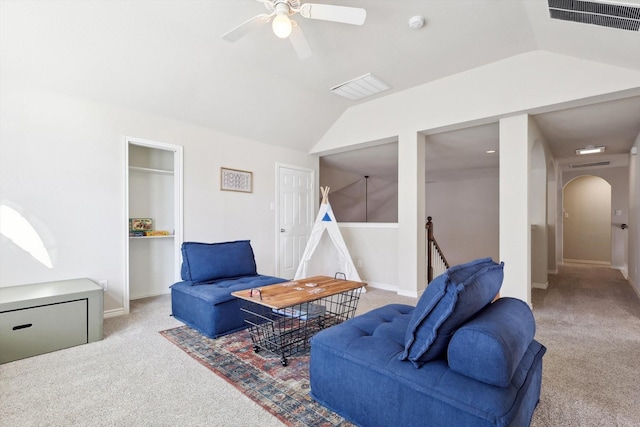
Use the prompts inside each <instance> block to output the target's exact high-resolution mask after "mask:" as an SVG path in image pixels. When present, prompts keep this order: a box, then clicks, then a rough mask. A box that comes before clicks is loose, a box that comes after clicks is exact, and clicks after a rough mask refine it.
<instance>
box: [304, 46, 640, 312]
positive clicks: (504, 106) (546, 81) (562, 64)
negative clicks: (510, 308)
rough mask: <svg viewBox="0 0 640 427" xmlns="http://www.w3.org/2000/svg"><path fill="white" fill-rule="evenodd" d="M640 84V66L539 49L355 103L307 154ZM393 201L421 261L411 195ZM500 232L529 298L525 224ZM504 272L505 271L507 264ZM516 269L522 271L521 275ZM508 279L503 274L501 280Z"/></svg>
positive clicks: (518, 284) (402, 233)
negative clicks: (508, 243)
mask: <svg viewBox="0 0 640 427" xmlns="http://www.w3.org/2000/svg"><path fill="white" fill-rule="evenodd" d="M639 87H640V72H638V71H634V70H629V69H624V68H619V67H613V66H609V65H605V64H601V63H595V62H590V61H584V60H581V59H577V58H571V57H566V56H563V55H559V54H553V53H549V52H544V51H533V52H529V53H526V54H522V55H517V56H514V57H511V58H507V59H505V60H502V61H497V62H494V63H492V64H488V65H486V66H484V67H479V68H476V69H472V70H469V71H466V72H463V73H459V74H456V75H452V76H449V77H446V78H443V79H440V80H437V81H434V82H431V83H428V84H425V85H422V86H418V87H416V88H413V89H409V90H406V91H403V92H399V93H396V94H392V95H389V96H385V97H381V98H377V99H374V100H372V101H369V102H365V103H362V104H358V105H356V106H354V107H352V108H350V109H349V110H347V111H346V112H345V113H344V114H343V115H342V116H341V117H340V119H339V120H338V121H337V122H336V123H335V124H334V125H333V126H332V127H331V129H329V131H328V132H327V133H326V134H325V135H324V136H323V138H322V139H321V140H320V141H319V142H318V144H316V146H315V147H314V148H313V150H312V152H313V153H316V154H323V153H330V152H332V151H337V150H341V149H345V148H346V147H356V146H359V145H360V144H365V143H369V142H373V141H382V140H386V139H392V138H395V137H396V136H398V135H408V134H410V133H411V130H413V131H415V132H423V131H424V132H427V133H429V132H431V133H435V132H437V131H446V130H448V129H456V128H460V127H466V126H472V125H476V124H482V123H489V122H495V121H496V119H498V118H501V117H508V116H513V115H516V114H520V113H526V112H530V111H531V112H536V113H537V112H543V111H552V110H555V109H562V108H568V107H572V106H576V105H584V104H588V103H593V102H598V101H603V100H608V99H615V98H616V97H617V98H620V97H624V96H630V95H631V94H635V93H637V90H638V88H639ZM514 143H515V144H527V145H528V143H529V142H528V138H527V137H526V134H525V136H524V138H521V139H520V140H516V141H515V142H514ZM501 145H502V142H501ZM402 150H403V148H400V152H402ZM501 150H502V148H501ZM507 151H508V150H507ZM407 152H408V151H407ZM500 156H501V168H502V162H503V158H502V157H503V156H504V152H501V154H500ZM504 161H505V162H508V161H512V159H509V158H506V159H504ZM513 161H524V162H525V163H522V164H518V165H516V170H522V169H523V168H524V170H528V167H529V165H528V156H524V157H523V158H516V159H513ZM518 168H519V169H518ZM418 172H420V171H419V170H416V169H415V168H413V167H411V168H409V169H403V168H402V167H400V175H401V176H400V182H399V188H400V191H401V192H402V191H404V190H403V186H404V185H405V183H408V184H409V185H411V186H412V187H413V185H412V183H413V182H414V181H415V180H416V179H417V177H416V176H415V175H413V176H406V175H411V174H415V173H418ZM501 173H502V172H501ZM403 176H405V177H404V178H403ZM508 179H509V177H505V182H506V181H507V180H508ZM525 181H526V180H525ZM519 183H520V181H519V180H517V181H516V184H515V185H519ZM526 188H528V185H526V186H524V187H520V191H523V189H526ZM412 189H413V188H412ZM412 189H411V190H412ZM500 196H501V203H502V202H504V203H505V204H514V203H520V202H521V201H520V200H519V199H515V200H508V199H504V200H503V194H502V192H501V195H500ZM414 197H415V196H414ZM398 203H399V214H400V217H399V222H398V226H399V238H400V239H401V241H403V240H404V239H407V245H408V246H409V248H410V249H409V251H405V252H404V253H403V256H405V257H407V256H413V257H417V258H418V259H419V258H420V257H421V255H422V254H418V250H417V246H416V245H415V239H416V237H417V236H419V235H420V233H423V230H422V227H424V225H423V224H418V222H417V221H414V218H413V216H404V217H403V215H404V214H403V213H404V212H405V211H407V210H414V208H413V202H412V201H411V199H410V197H406V198H405V197H402V194H401V196H400V198H399V202H398ZM526 204H527V201H526V200H525V205H526ZM515 211H517V209H509V210H508V211H507V212H505V214H508V215H512V213H513V212H515ZM525 216H526V212H525ZM507 219H508V218H504V217H503V215H502V210H501V215H500V221H501V226H500V227H501V231H502V230H503V228H502V222H504V221H505V220H507ZM522 226H523V227H524V228H529V224H528V222H524V223H523V224H522ZM505 232H508V233H511V234H512V236H514V237H513V239H515V241H513V242H512V245H513V246H514V247H515V248H518V251H519V255H517V256H516V258H518V260H517V261H516V262H515V263H514V265H511V266H508V267H507V268H508V269H509V270H511V269H514V271H515V272H517V274H516V277H513V278H510V279H509V280H512V281H513V283H511V286H514V287H515V288H521V289H514V295H517V296H518V297H520V298H522V299H525V300H526V301H529V297H528V296H527V291H526V289H525V288H527V287H528V286H530V285H529V282H530V270H529V268H530V256H529V255H530V254H529V250H530V249H529V248H530V240H529V239H530V230H527V231H523V230H513V229H506V230H505ZM503 241H504V240H503V239H502V238H501V248H500V251H501V254H502V253H505V252H503V251H504V250H505V248H503V247H502V242H503ZM525 247H526V248H527V249H526V250H525ZM410 251H412V253H410ZM520 251H521V252H520ZM509 254H510V255H509V257H510V258H511V257H512V256H513V255H514V253H513V252H509ZM525 254H526V258H527V261H526V262H525V258H524V256H525ZM520 255H522V256H520ZM512 259H513V258H512ZM406 268H415V271H412V272H407V271H406ZM420 270H421V266H418V264H417V263H416V262H414V263H413V264H412V265H410V264H407V265H406V266H405V267H404V268H403V267H402V266H400V267H399V272H398V274H399V280H398V282H399V286H401V287H403V288H405V289H415V290H419V289H421V288H422V286H423V283H421V280H420V276H419V274H421V271H420ZM505 274H507V272H506V270H505ZM519 275H526V277H524V276H523V277H520V276H519ZM506 278H507V277H506V276H505V280H506ZM525 279H526V280H525Z"/></svg>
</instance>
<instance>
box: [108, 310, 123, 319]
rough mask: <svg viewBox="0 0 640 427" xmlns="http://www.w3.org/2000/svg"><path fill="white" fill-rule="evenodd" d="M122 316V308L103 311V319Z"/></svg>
mask: <svg viewBox="0 0 640 427" xmlns="http://www.w3.org/2000/svg"><path fill="white" fill-rule="evenodd" d="M123 314H124V308H114V309H113V310H105V311H104V318H105V319H108V318H109V317H117V316H122V315H123Z"/></svg>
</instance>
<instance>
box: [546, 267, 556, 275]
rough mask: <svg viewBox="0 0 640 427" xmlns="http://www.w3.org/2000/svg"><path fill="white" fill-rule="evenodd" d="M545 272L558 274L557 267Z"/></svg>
mask: <svg viewBox="0 0 640 427" xmlns="http://www.w3.org/2000/svg"><path fill="white" fill-rule="evenodd" d="M547 274H558V269H557V268H556V269H555V270H547Z"/></svg>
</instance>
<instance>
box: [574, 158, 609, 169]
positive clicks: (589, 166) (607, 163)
mask: <svg viewBox="0 0 640 427" xmlns="http://www.w3.org/2000/svg"><path fill="white" fill-rule="evenodd" d="M610 164H611V162H610V161H609V160H606V161H603V162H592V163H571V164H570V165H569V167H570V168H571V169H578V168H592V167H594V166H608V165H610Z"/></svg>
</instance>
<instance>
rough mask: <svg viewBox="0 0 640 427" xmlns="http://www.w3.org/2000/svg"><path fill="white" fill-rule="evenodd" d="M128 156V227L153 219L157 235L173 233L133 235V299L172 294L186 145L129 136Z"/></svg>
mask: <svg viewBox="0 0 640 427" xmlns="http://www.w3.org/2000/svg"><path fill="white" fill-rule="evenodd" d="M126 157H127V170H126V175H127V180H126V181H127V201H126V202H127V203H126V204H127V225H129V220H130V219H131V218H149V219H151V220H152V221H153V230H154V231H165V232H167V233H168V235H165V236H141V237H139V236H135V237H134V236H130V235H129V236H128V238H127V250H126V252H127V282H128V285H127V288H128V298H127V300H129V299H137V298H145V297H149V296H155V295H161V294H166V293H169V286H170V285H171V284H173V283H174V282H176V281H177V280H178V279H179V276H180V271H179V268H180V261H181V258H180V245H181V243H182V147H180V146H175V145H169V144H163V143H157V142H152V141H148V140H141V139H137V138H130V137H128V138H126ZM127 233H128V234H129V230H128V229H127ZM125 306H126V307H128V301H127V302H126V304H125ZM127 311H128V309H127Z"/></svg>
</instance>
